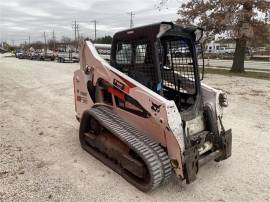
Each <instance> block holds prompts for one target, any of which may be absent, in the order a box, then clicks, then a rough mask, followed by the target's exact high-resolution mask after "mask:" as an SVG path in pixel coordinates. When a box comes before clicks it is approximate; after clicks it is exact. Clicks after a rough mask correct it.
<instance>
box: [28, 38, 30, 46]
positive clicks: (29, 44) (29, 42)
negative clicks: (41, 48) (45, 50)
mask: <svg viewBox="0 0 270 202" xmlns="http://www.w3.org/2000/svg"><path fill="white" fill-rule="evenodd" d="M28 44H29V46H30V36H29V37H28Z"/></svg>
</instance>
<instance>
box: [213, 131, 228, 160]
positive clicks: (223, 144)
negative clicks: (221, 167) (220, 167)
mask: <svg viewBox="0 0 270 202" xmlns="http://www.w3.org/2000/svg"><path fill="white" fill-rule="evenodd" d="M217 145H218V147H219V149H220V150H221V151H222V154H221V155H220V156H219V157H218V158H217V159H215V161H223V160H225V159H227V158H229V157H230V156H231V154H232V130H231V129H229V130H227V131H225V132H223V133H222V134H221V135H220V136H219V138H218V139H217Z"/></svg>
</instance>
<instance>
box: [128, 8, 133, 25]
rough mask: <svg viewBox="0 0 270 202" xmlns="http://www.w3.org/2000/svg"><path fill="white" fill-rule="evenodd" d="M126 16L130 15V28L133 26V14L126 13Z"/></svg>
mask: <svg viewBox="0 0 270 202" xmlns="http://www.w3.org/2000/svg"><path fill="white" fill-rule="evenodd" d="M128 14H129V15H130V25H129V26H130V28H132V27H133V26H134V22H133V16H134V15H135V13H133V12H132V11H130V12H128Z"/></svg>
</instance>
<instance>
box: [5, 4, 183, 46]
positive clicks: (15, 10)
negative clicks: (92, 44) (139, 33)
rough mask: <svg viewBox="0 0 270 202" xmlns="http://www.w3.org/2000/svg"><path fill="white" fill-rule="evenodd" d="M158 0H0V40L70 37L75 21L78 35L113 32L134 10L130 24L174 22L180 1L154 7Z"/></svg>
mask: <svg viewBox="0 0 270 202" xmlns="http://www.w3.org/2000/svg"><path fill="white" fill-rule="evenodd" d="M159 2H160V0H0V41H7V42H9V43H14V44H20V43H24V41H27V42H28V40H29V36H30V41H43V40H44V37H43V35H44V32H45V35H46V38H52V34H53V31H54V33H55V36H56V39H57V40H60V39H61V38H62V36H68V37H70V38H73V39H74V31H73V29H72V24H73V23H74V20H76V21H77V22H78V24H79V32H80V35H83V36H84V37H90V38H94V23H93V22H92V21H93V20H96V21H97V37H103V36H105V35H113V34H114V33H115V32H117V31H120V30H123V29H127V28H129V25H130V24H129V23H130V15H129V14H128V12H130V11H133V12H134V13H135V16H134V17H133V18H134V25H135V26H140V25H145V24H150V23H154V22H159V21H174V20H176V19H177V14H176V13H177V10H178V8H179V6H180V4H181V0H168V2H167V4H166V5H165V6H163V7H161V8H160V9H158V8H157V6H158V4H159Z"/></svg>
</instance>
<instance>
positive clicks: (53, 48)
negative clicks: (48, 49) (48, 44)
mask: <svg viewBox="0 0 270 202" xmlns="http://www.w3.org/2000/svg"><path fill="white" fill-rule="evenodd" d="M53 50H55V35H54V30H53Z"/></svg>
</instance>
